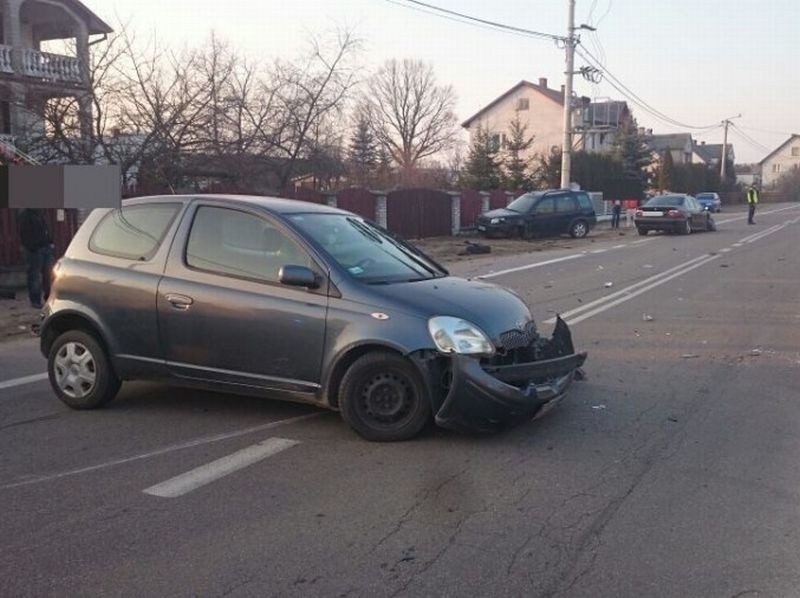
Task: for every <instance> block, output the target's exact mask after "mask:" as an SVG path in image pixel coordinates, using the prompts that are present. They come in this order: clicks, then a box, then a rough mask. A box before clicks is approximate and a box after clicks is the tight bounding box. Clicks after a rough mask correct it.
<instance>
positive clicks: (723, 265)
mask: <svg viewBox="0 0 800 598" xmlns="http://www.w3.org/2000/svg"><path fill="white" fill-rule="evenodd" d="M719 267H720V268H730V266H728V264H720V265H719Z"/></svg>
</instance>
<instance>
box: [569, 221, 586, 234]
mask: <svg viewBox="0 0 800 598" xmlns="http://www.w3.org/2000/svg"><path fill="white" fill-rule="evenodd" d="M588 234H589V223H588V222H586V221H585V220H576V221H575V222H573V223H572V225H570V227H569V236H570V237H572V238H573V239H583V238H584V237H585V236H586V235H588Z"/></svg>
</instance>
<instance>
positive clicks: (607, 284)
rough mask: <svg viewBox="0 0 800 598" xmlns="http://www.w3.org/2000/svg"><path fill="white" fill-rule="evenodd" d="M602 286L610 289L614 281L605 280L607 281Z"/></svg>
mask: <svg viewBox="0 0 800 598" xmlns="http://www.w3.org/2000/svg"><path fill="white" fill-rule="evenodd" d="M603 286H605V287H606V288H607V289H610V288H611V287H613V286H614V283H613V282H607V283H606V284H605V285H603Z"/></svg>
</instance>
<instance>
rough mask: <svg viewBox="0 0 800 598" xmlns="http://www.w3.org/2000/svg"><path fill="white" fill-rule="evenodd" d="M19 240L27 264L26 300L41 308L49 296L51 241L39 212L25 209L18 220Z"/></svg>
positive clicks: (51, 257)
mask: <svg viewBox="0 0 800 598" xmlns="http://www.w3.org/2000/svg"><path fill="white" fill-rule="evenodd" d="M17 223H18V225H19V239H20V241H21V243H22V247H23V249H24V251H25V258H26V260H27V262H28V298H29V299H30V302H31V305H32V306H33V307H36V308H40V307H42V303H43V301H47V298H48V297H49V296H50V274H51V271H52V269H53V239H52V237H51V236H50V229H49V228H48V227H47V222H45V220H44V217H43V216H42V214H41V212H40V211H39V210H35V209H32V208H26V209H24V210H22V212H20V215H19V218H18V222H17Z"/></svg>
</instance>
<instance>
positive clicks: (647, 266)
mask: <svg viewBox="0 0 800 598" xmlns="http://www.w3.org/2000/svg"><path fill="white" fill-rule="evenodd" d="M652 267H653V264H644V265H643V266H642V268H647V269H648V270H649V269H650V268H652Z"/></svg>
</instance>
